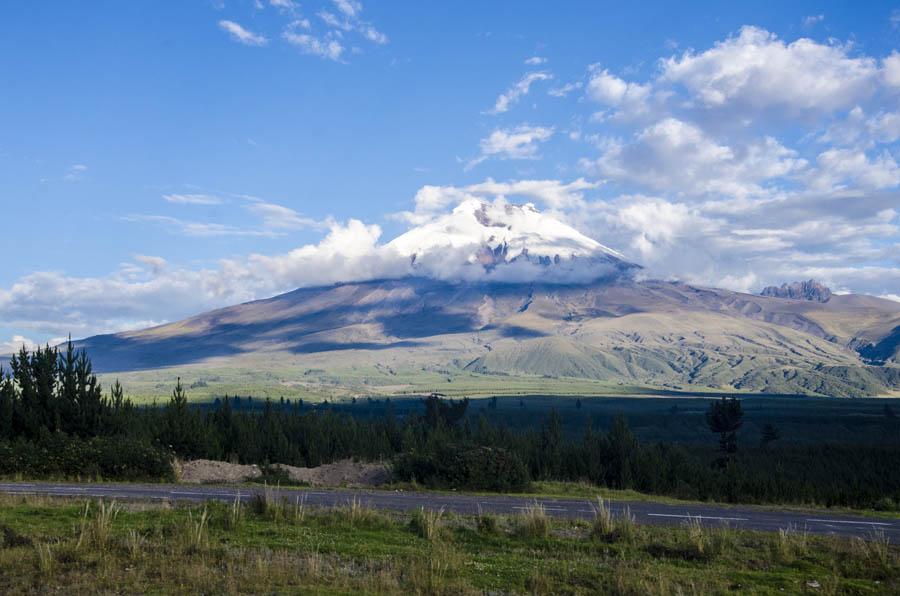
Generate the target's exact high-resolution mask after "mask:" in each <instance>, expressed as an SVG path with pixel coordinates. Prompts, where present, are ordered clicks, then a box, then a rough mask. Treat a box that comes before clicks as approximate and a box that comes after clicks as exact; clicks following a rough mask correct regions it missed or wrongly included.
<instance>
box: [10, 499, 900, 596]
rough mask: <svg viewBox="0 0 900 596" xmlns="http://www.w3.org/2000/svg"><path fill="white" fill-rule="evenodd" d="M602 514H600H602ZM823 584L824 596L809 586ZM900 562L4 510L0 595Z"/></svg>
mask: <svg viewBox="0 0 900 596" xmlns="http://www.w3.org/2000/svg"><path fill="white" fill-rule="evenodd" d="M601 507H602V506H601ZM810 582H818V585H819V587H818V588H811V587H808V584H809V583H810ZM898 590H900V549H898V548H897V547H896V546H889V545H887V544H886V543H885V542H884V541H878V540H875V541H869V542H864V541H861V540H858V539H855V540H846V539H837V538H831V537H817V536H808V535H806V534H804V533H802V532H796V531H793V532H785V533H783V534H763V533H755V532H744V531H737V530H731V529H712V528H709V527H706V526H700V525H699V524H693V525H686V526H684V527H651V526H634V525H633V524H629V523H628V521H627V520H623V519H612V520H609V519H607V520H605V521H604V522H603V523H600V522H598V521H595V522H591V521H579V522H573V521H562V520H550V519H547V518H546V516H544V515H542V512H540V511H539V510H538V509H534V510H532V511H526V512H524V513H523V514H522V515H518V516H511V517H500V516H491V515H482V516H479V517H459V516H453V515H449V514H442V513H430V512H427V510H426V511H419V512H415V513H413V514H406V515H404V514H387V513H381V512H377V511H373V510H371V509H368V508H367V507H365V506H364V505H363V504H361V503H358V502H357V503H348V504H347V505H345V506H343V507H340V508H337V509H311V508H308V507H306V506H305V504H303V503H298V502H287V503H284V502H278V501H274V500H270V501H268V502H266V501H265V500H264V501H263V503H256V504H253V505H252V506H251V505H245V506H235V504H228V503H214V504H209V505H207V506H191V507H188V506H184V507H180V506H172V505H169V504H140V503H129V504H112V503H105V504H104V505H103V506H102V507H101V506H100V505H99V504H98V503H96V502H95V503H91V504H90V505H89V506H87V507H86V506H85V503H84V502H71V501H56V500H51V499H45V498H34V497H28V498H13V497H0V592H3V593H45V592H57V591H59V592H67V593H77V592H91V593H94V592H116V593H123V592H124V593H134V592H147V591H150V592H155V593H201V592H202V593H283V592H315V593H321V594H351V593H352V594H476V593H483V592H485V591H495V592H503V593H512V594H531V593H536V594H550V593H553V594H555V593H570V594H596V593H620V594H673V593H700V594H707V593H725V592H740V593H749V594H781V593H804V592H808V593H817V594H838V593H840V594H878V593H885V594H887V593H897V591H898Z"/></svg>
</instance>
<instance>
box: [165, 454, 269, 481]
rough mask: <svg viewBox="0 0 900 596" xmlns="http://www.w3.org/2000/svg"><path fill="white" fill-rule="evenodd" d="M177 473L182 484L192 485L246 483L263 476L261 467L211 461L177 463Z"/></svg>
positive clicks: (198, 460)
mask: <svg viewBox="0 0 900 596" xmlns="http://www.w3.org/2000/svg"><path fill="white" fill-rule="evenodd" d="M175 471H176V473H177V474H178V477H179V478H180V479H181V481H182V482H188V483H191V484H206V483H213V482H246V481H247V480H254V479H256V478H259V477H260V476H262V470H260V469H259V466H256V465H252V466H242V465H240V464H230V463H228V462H224V461H214V460H211V459H195V460H192V461H185V462H176V463H175Z"/></svg>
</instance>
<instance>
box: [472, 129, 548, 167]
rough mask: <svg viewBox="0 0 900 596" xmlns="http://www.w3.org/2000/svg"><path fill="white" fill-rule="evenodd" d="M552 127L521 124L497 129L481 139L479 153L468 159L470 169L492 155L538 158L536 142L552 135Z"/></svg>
mask: <svg viewBox="0 0 900 596" xmlns="http://www.w3.org/2000/svg"><path fill="white" fill-rule="evenodd" d="M553 132H554V129H553V127H546V126H529V125H527V124H523V125H520V126H516V127H514V128H507V129H497V130H495V131H493V132H492V133H491V134H490V135H488V136H487V137H485V138H484V139H481V143H480V147H481V155H479V156H478V157H476V158H474V159H472V160H470V161H469V162H468V163H467V164H466V169H467V170H468V169H471V168H473V167H475V166H476V165H478V164H480V163H482V162H483V161H485V160H487V159H490V158H492V157H497V158H500V159H538V158H539V157H540V156H539V155H538V144H539V143H543V142H545V141H547V140H548V139H550V137H552V136H553Z"/></svg>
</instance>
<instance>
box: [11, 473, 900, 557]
mask: <svg viewBox="0 0 900 596" xmlns="http://www.w3.org/2000/svg"><path fill="white" fill-rule="evenodd" d="M262 490H263V489H262V488H261V487H249V486H202V485H185V484H92V483H85V484H67V483H60V484H57V483H48V482H0V492H3V493H11V494H26V495H34V494H37V495H48V496H61V497H90V498H95V497H98V498H104V499H120V500H122V499H137V500H172V501H210V500H220V501H227V502H232V501H234V499H235V498H240V499H241V500H243V501H249V500H250V499H251V498H253V496H254V495H255V494H256V493H259V492H262ZM269 490H273V491H274V492H275V493H276V495H277V496H283V497H285V498H287V499H289V500H290V501H293V500H294V499H298V498H299V499H303V500H304V501H305V503H306V504H307V505H309V506H323V507H330V506H339V505H344V504H346V503H348V502H349V501H350V500H352V499H358V500H359V501H361V502H362V503H363V504H366V505H369V506H371V507H374V508H377V509H393V510H399V511H409V510H413V509H418V508H420V507H426V508H431V509H440V508H444V509H445V510H446V511H452V512H454V513H460V514H475V513H477V512H478V511H479V510H481V511H484V512H486V513H500V514H509V513H516V512H519V511H522V510H523V509H525V508H526V507H528V506H530V505H532V504H533V503H535V501H537V502H538V503H540V504H542V505H543V506H544V508H545V510H546V511H547V514H548V515H551V516H554V517H567V518H590V517H591V516H592V515H593V511H592V509H591V503H590V501H587V500H583V499H550V498H538V499H534V498H525V497H507V496H502V495H490V496H485V495H455V494H446V493H427V492H394V491H365V490H345V489H339V490H311V489H303V490H293V489H269ZM626 507H627V508H628V509H629V510H630V511H631V514H632V515H633V516H634V517H635V520H636V521H637V522H638V523H642V524H665V525H678V524H682V523H685V522H686V521H687V520H689V519H691V518H693V519H697V520H699V521H700V522H701V523H703V524H710V525H724V524H727V525H729V526H730V527H734V528H743V529H748V530H764V531H776V530H778V529H780V528H788V527H793V528H797V529H799V530H805V531H807V532H809V533H812V534H832V535H838V536H859V537H862V538H871V537H873V536H875V535H876V534H880V533H882V532H883V533H884V536H885V537H887V538H888V539H889V540H890V541H891V542H892V543H894V544H900V520H897V519H890V518H871V517H860V516H852V515H839V514H830V513H828V514H825V513H821V512H819V513H809V512H802V511H790V510H788V511H782V510H774V509H764V508H755V507H749V506H746V507H740V506H737V507H731V506H721V505H703V504H699V505H669V504H660V503H647V502H640V501H634V502H624V501H614V502H613V503H612V510H613V512H614V513H616V514H621V513H622V511H623V510H624V509H625V508H626Z"/></svg>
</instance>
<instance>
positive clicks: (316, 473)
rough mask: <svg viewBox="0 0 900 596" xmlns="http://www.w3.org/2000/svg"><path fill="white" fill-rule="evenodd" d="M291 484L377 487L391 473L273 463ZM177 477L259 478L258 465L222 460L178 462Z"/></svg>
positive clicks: (368, 467) (357, 466)
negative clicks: (231, 462) (245, 464)
mask: <svg viewBox="0 0 900 596" xmlns="http://www.w3.org/2000/svg"><path fill="white" fill-rule="evenodd" d="M272 467H273V468H277V469H279V470H281V471H282V472H284V473H285V474H287V476H288V477H289V478H290V479H291V480H292V481H294V482H302V483H304V484H309V485H312V486H379V485H381V484H385V483H387V482H390V480H391V470H390V468H389V467H388V466H387V465H385V464H372V463H363V462H355V461H352V460H349V459H347V460H342V461H338V462H334V463H331V464H325V465H323V466H319V467H317V468H298V467H295V466H288V465H284V464H274V465H273V466H272ZM176 468H177V472H178V477H179V478H180V479H181V481H182V482H187V483H191V484H208V483H235V482H247V481H250V480H256V479H258V478H260V477H261V476H262V470H261V469H260V468H259V466H256V465H251V466H244V465H240V464H230V463H228V462H223V461H213V460H208V459H195V460H192V461H186V462H177V463H176Z"/></svg>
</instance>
